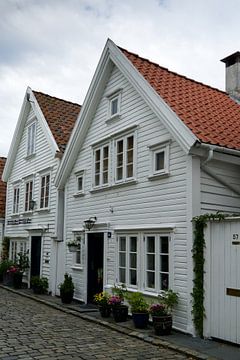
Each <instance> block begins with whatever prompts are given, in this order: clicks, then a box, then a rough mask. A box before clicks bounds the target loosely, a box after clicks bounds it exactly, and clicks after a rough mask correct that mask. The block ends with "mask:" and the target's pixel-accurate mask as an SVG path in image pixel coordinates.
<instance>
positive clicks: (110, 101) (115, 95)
mask: <svg viewBox="0 0 240 360" xmlns="http://www.w3.org/2000/svg"><path fill="white" fill-rule="evenodd" d="M121 97H122V96H121V90H119V91H117V92H114V93H113V94H112V95H109V96H108V120H111V119H114V118H116V117H119V116H120V115H121ZM116 100H117V112H115V113H112V104H113V103H114V101H116Z"/></svg>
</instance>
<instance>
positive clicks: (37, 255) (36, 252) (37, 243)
mask: <svg viewBox="0 0 240 360" xmlns="http://www.w3.org/2000/svg"><path fill="white" fill-rule="evenodd" d="M41 240H42V238H41V236H32V244H31V277H32V276H40V264H41V242H42V241H41Z"/></svg>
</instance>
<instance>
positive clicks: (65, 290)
mask: <svg viewBox="0 0 240 360" xmlns="http://www.w3.org/2000/svg"><path fill="white" fill-rule="evenodd" d="M59 289H60V296H61V299H62V302H63V303H65V304H70V303H71V301H72V300H73V294H74V284H73V281H72V277H71V275H68V274H67V273H66V274H65V275H64V281H63V282H62V283H61V284H60V285H59Z"/></svg>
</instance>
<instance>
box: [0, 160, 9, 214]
mask: <svg viewBox="0 0 240 360" xmlns="http://www.w3.org/2000/svg"><path fill="white" fill-rule="evenodd" d="M6 160H7V159H6V158H5V157H0V218H4V217H5V204H6V190H7V184H6V183H5V182H3V181H2V173H3V169H4V166H5V162H6Z"/></svg>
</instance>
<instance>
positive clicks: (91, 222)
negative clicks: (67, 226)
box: [83, 216, 97, 231]
mask: <svg viewBox="0 0 240 360" xmlns="http://www.w3.org/2000/svg"><path fill="white" fill-rule="evenodd" d="M96 221H97V218H96V216H92V217H90V218H89V219H88V220H84V225H83V227H85V228H86V229H87V230H88V231H90V230H91V229H92V228H93V226H94V224H95V222H96Z"/></svg>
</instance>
